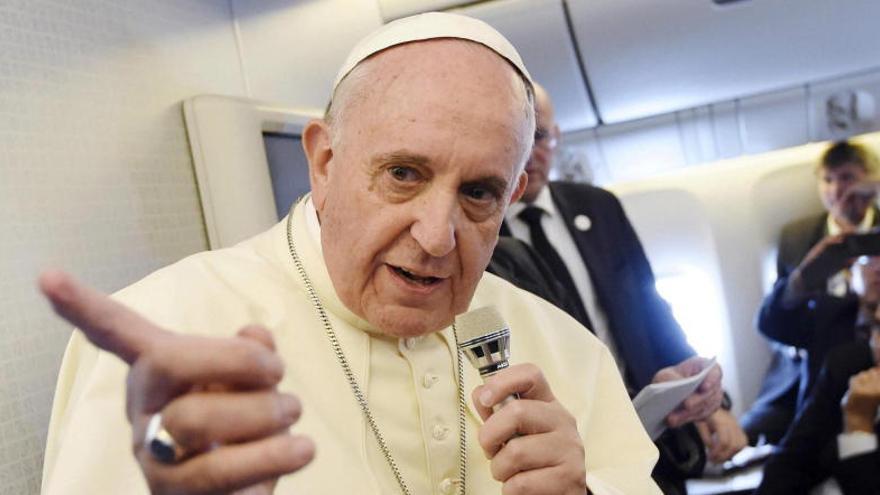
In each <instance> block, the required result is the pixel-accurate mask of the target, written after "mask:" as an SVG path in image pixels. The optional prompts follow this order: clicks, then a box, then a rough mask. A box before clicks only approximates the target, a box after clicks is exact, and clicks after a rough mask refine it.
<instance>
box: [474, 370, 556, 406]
mask: <svg viewBox="0 0 880 495" xmlns="http://www.w3.org/2000/svg"><path fill="white" fill-rule="evenodd" d="M478 391H479V392H478ZM474 392H475V393H474V394H473V396H474V397H473V398H474V404H475V405H476V406H477V409H480V410H487V411H489V412H491V410H492V407H494V406H496V405H498V404H500V403H502V402H504V401H505V400H507V398H508V397H509V396H512V395H516V396H519V397H521V398H523V399H532V400H539V401H543V402H553V401H554V400H556V397H554V396H553V392H552V391H551V390H550V385H549V384H548V383H547V380H546V378H544V374H543V373H542V372H541V370H540V369H539V368H538V367H537V366H535V365H534V364H531V363H525V364H517V365H513V366H511V367H509V368H505V369H503V370H501V371H499V372H498V373H496V374H495V375H492V376H490V377H488V378H486V383H485V384H483V385H482V386H480V387H477V388H476V389H474Z"/></svg>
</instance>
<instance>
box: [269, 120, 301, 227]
mask: <svg viewBox="0 0 880 495" xmlns="http://www.w3.org/2000/svg"><path fill="white" fill-rule="evenodd" d="M263 144H264V145H265V146H266V160H267V161H268V162H269V177H270V179H271V180H272V195H273V196H274V197H275V209H276V211H277V213H278V219H279V220H281V219H282V218H284V216H285V215H287V212H288V211H290V206H291V205H292V204H293V203H294V201H296V200H297V199H299V198H300V197H301V196H302V195H304V194H306V193H307V192H309V189H310V187H309V163H308V161H307V160H306V156H305V153H304V152H303V149H302V141H301V139H300V136H298V135H293V134H283V133H279V132H264V133H263Z"/></svg>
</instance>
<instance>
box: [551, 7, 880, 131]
mask: <svg viewBox="0 0 880 495" xmlns="http://www.w3.org/2000/svg"><path fill="white" fill-rule="evenodd" d="M567 4H568V8H569V13H570V15H571V23H572V28H573V30H574V37H575V40H576V42H577V43H578V47H579V51H580V54H581V56H582V57H583V63H584V66H585V68H586V72H587V74H588V76H589V80H590V83H591V87H592V91H593V96H594V97H595V103H596V108H597V109H598V112H599V115H600V117H601V119H602V120H603V121H604V122H606V123H616V122H623V121H627V120H632V119H637V118H641V117H645V116H649V115H657V114H661V113H667V112H672V111H677V110H681V109H684V108H692V107H697V106H701V105H705V104H708V103H714V102H719V101H725V100H732V99H736V98H741V97H744V96H751V95H755V94H758V93H764V92H770V91H775V90H779V89H784V88H791V87H794V86H798V85H804V84H806V83H809V82H813V81H821V80H826V79H829V78H832V77H835V76H839V75H842V74H849V73H855V72H859V71H863V70H868V69H872V68H877V67H880V44H878V43H877V42H876V27H875V24H876V23H875V22H873V21H872V20H873V19H878V18H880V2H878V1H877V0H833V1H832V0H798V1H788V2H782V1H758V0H740V1H736V2H719V1H718V0H664V1H662V2H646V1H644V0H567Z"/></svg>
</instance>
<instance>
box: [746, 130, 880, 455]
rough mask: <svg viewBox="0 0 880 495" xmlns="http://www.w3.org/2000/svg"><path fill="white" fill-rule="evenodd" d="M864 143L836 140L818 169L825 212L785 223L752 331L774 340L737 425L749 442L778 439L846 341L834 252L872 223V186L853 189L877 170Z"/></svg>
mask: <svg viewBox="0 0 880 495" xmlns="http://www.w3.org/2000/svg"><path fill="white" fill-rule="evenodd" d="M876 168H877V162H876V158H875V157H874V156H873V155H872V153H871V152H870V151H869V150H868V149H867V148H865V147H863V146H860V145H857V144H853V143H849V142H839V143H836V144H834V145H833V146H831V147H830V148H829V149H828V150H827V151H826V152H825V153H824V154H823V156H822V159H821V160H820V162H819V166H818V167H817V170H816V176H817V179H818V189H819V195H820V197H821V199H822V202H823V204H824V205H825V208H826V210H827V213H823V214H821V215H817V216H813V217H810V218H806V219H802V220H799V221H796V222H794V223H791V224H789V225H787V226H786V227H785V228H784V229H783V231H782V236H781V240H780V244H779V253H778V256H777V273H778V278H777V280H776V283H775V284H774V286H773V290H772V291H771V292H770V294H769V295H768V296H767V297H766V298H765V299H764V302H763V304H762V307H761V311H760V313H759V315H758V330H759V331H760V332H761V333H762V334H764V335H765V336H766V337H767V338H769V339H770V340H771V341H772V342H773V343H774V344H775V345H774V355H773V359H772V362H771V367H770V369H769V370H768V372H767V376H766V377H765V380H764V384H763V386H762V389H761V392H760V394H759V397H758V399H757V400H756V402H755V404H754V405H753V406H752V408H751V410H750V411H749V412H748V413H746V414H745V415H744V416H743V419H742V423H743V426H744V428H745V430H746V431H747V433H748V434H749V439H750V441H751V442H752V443H754V442H756V441H757V440H758V438H759V437H760V436H762V435H763V436H764V437H765V438H766V440H767V441H769V442H770V443H777V442H778V441H779V440H780V439H781V438H782V435H783V434H784V433H785V431H786V429H787V428H788V425H789V424H791V421H792V419H793V418H794V416H795V414H796V413H797V411H798V410H799V408H800V406H801V405H802V404H803V402H804V399H805V398H806V396H807V394H808V393H809V391H810V389H811V388H812V385H813V382H814V381H815V378H816V376H817V373H818V370H819V366H821V364H822V361H823V358H824V356H825V353H826V352H827V350H828V349H830V348H831V347H833V346H835V345H837V344H840V343H843V342H848V341H851V340H852V338H853V334H852V331H853V330H852V329H853V328H854V326H855V319H856V314H857V312H858V306H859V302H858V297H857V296H856V295H855V294H854V293H853V292H852V290H851V286H850V282H849V279H850V276H849V273H850V272H849V270H848V269H847V265H849V264H851V261H852V260H851V259H848V257H846V256H835V255H834V251H835V250H836V249H838V248H839V247H840V246H839V244H840V243H841V242H842V240H843V238H844V236H846V235H847V234H850V233H854V232H864V231H866V230H869V229H870V228H872V227H873V226H875V225H877V222H878V218H880V215H878V212H877V210H876V208H874V207H871V206H870V205H871V200H872V199H873V196H872V191H871V190H868V191H866V192H867V194H860V193H858V194H857V193H856V192H857V189H854V188H853V186H854V185H856V184H859V183H863V182H864V181H865V179H867V178H868V177H869V176H871V175H872V174H874V173H875V172H876Z"/></svg>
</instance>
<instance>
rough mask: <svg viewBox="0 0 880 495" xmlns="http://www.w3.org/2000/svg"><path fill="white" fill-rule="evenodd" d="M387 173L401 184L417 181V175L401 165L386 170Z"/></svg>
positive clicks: (416, 172) (412, 169)
mask: <svg viewBox="0 0 880 495" xmlns="http://www.w3.org/2000/svg"><path fill="white" fill-rule="evenodd" d="M388 173H390V174H391V177H394V179H396V180H398V181H401V182H410V181H414V180H418V178H419V173H418V171H416V170H415V169H414V168H410V167H404V166H402V165H395V166H393V167H391V168H389V169H388Z"/></svg>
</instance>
